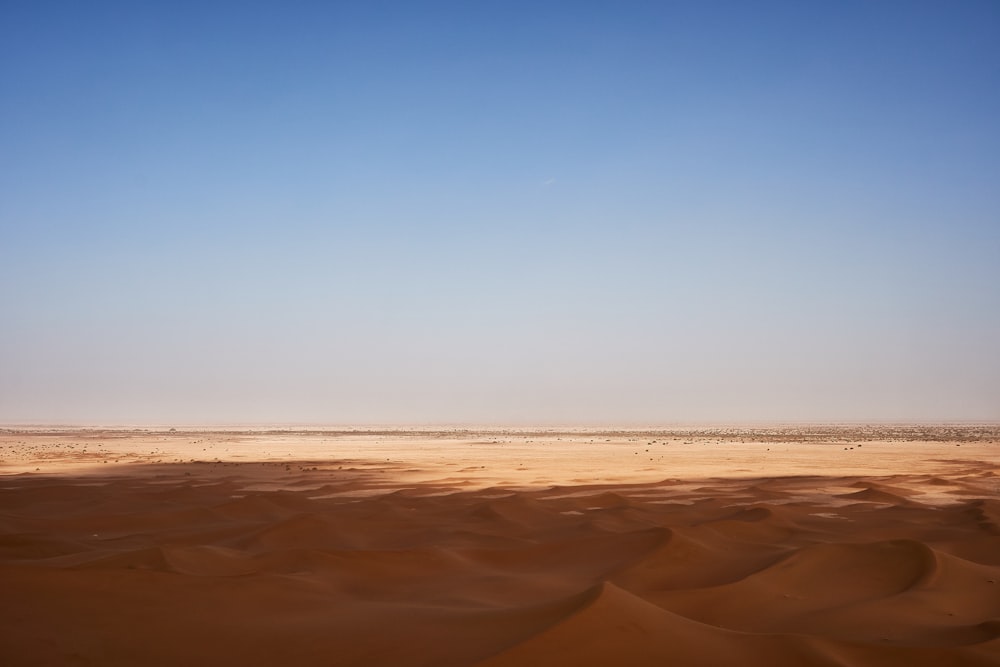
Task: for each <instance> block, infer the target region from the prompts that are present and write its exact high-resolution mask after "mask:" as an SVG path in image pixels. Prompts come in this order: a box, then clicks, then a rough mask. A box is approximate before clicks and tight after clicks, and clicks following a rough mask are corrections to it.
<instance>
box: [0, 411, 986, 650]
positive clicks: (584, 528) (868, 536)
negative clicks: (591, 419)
mask: <svg viewBox="0 0 1000 667" xmlns="http://www.w3.org/2000/svg"><path fill="white" fill-rule="evenodd" d="M0 591H2V595H0V664H4V665H66V664H88V665H139V664H142V665H179V664H194V665H201V664H205V665H208V664H240V665H277V664H281V665H394V666H395V665H484V666H485V665H491V666H506V665H510V666H513V665H712V666H717V665H761V666H763V665H831V666H833V665H837V666H845V665H896V664H898V665H934V666H938V665H1000V426H996V425H992V426H989V425H987V426H968V425H965V426H867V427H866V426H851V427H846V426H838V427H819V426H816V427H787V426H786V427H770V428H763V427H757V428H675V429H666V430H646V431H638V430H633V431H618V430H610V429H609V430H597V429H538V430H529V429H520V430H505V429H485V428H484V429H441V430H427V429H422V430H421V429H412V430H394V429H385V430H376V429H341V430H321V429H313V430H292V429H278V428H274V429H254V430H246V429H236V428H231V429H220V430H214V431H204V430H197V429H176V430H167V429H161V430H143V429H111V428H109V429H68V428H67V429H60V430H54V429H45V428H29V427H10V428H5V429H0Z"/></svg>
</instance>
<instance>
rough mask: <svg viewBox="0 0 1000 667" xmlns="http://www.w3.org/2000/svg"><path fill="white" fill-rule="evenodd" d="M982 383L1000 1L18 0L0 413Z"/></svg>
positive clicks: (902, 390)
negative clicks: (340, 0) (115, 0)
mask: <svg viewBox="0 0 1000 667" xmlns="http://www.w3.org/2000/svg"><path fill="white" fill-rule="evenodd" d="M998 419H1000V3H997V2H994V1H985V2H972V1H955V2H944V1H941V2H916V1H913V2H911V1H905V2H903V1H900V2H892V1H886V2H867V1H865V2H822V3H820V2H799V1H795V0H792V1H789V2H721V1H714V0H710V1H695V0H692V1H690V2H666V1H664V2H583V1H579V2H576V1H574V2H568V1H567V2H510V1H505V2H451V3H439V2H396V3H392V2H354V3H336V2H270V3H263V2H131V1H130V2H120V3H112V2H99V1H95V2H45V1H34V0H32V1H24V2H19V1H12V0H3V1H2V3H0V421H3V422H7V423H15V422H63V423H80V422H87V423H90V422H121V423H126V422H127V423H144V422H148V423H205V422H208V423H211V422H217V423H233V422H253V423H259V422H285V423H293V422H295V423H413V422H419V423H442V422H447V423H469V422H480V423H481V422H489V423H538V424H551V423H580V424H593V423H618V424H623V425H625V424H637V423H660V424H667V423H676V422H704V421H785V420H794V421H831V420H835V421H868V420H890V421H893V420H925V421H927V420H929V421H935V420H998Z"/></svg>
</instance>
